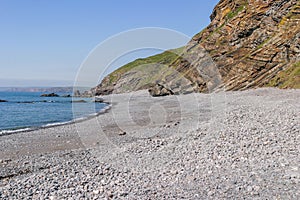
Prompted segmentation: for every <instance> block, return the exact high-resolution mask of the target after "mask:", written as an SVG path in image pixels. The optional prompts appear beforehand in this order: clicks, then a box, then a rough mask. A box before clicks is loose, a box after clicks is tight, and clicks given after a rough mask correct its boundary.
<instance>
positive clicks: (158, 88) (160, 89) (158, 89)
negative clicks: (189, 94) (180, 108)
mask: <svg viewBox="0 0 300 200" xmlns="http://www.w3.org/2000/svg"><path fill="white" fill-rule="evenodd" d="M148 91H149V93H150V95H151V96H153V97H158V96H168V95H173V94H174V92H173V91H172V90H170V89H167V88H165V87H164V86H163V85H161V84H156V85H154V86H153V87H151V88H149V90H148Z"/></svg>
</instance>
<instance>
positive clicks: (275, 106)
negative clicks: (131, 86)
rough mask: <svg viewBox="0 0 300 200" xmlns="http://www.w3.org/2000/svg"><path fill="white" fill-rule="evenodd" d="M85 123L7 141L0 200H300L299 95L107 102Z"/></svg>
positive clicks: (1, 140) (128, 97)
mask: <svg viewBox="0 0 300 200" xmlns="http://www.w3.org/2000/svg"><path fill="white" fill-rule="evenodd" d="M105 98H106V101H109V102H111V103H112V109H111V110H110V111H109V112H108V113H106V114H103V115H99V116H98V117H96V118H93V119H91V120H88V121H84V122H80V123H77V124H71V125H66V126H61V127H53V128H49V129H43V130H37V131H33V132H27V133H19V134H14V135H7V136H0V148H1V153H0V155H1V158H0V159H1V160H0V199H51V200H53V199H228V198H234V199H300V169H299V167H300V123H299V122H300V115H299V113H300V105H299V99H300V91H299V90H278V89H267V88H263V89H257V90H249V91H243V92H225V93H218V94H211V95H208V94H189V95H182V96H169V97H159V98H152V97H150V96H149V95H148V94H147V93H146V92H145V91H139V92H135V93H131V94H122V95H113V96H107V97H105Z"/></svg>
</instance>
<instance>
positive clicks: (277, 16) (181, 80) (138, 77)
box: [94, 0, 300, 95]
mask: <svg viewBox="0 0 300 200" xmlns="http://www.w3.org/2000/svg"><path fill="white" fill-rule="evenodd" d="M210 18H211V23H210V24H209V26H208V27H207V28H205V29H204V30H203V31H201V32H200V33H198V34H196V35H195V36H194V37H193V38H192V40H191V41H190V42H189V43H188V44H187V45H186V46H185V47H183V48H180V49H177V50H171V51H167V52H164V53H162V54H159V55H156V56H152V57H149V58H146V59H138V60H136V61H134V62H132V63H129V64H127V65H125V66H123V67H121V68H120V69H118V70H117V71H115V72H113V73H112V74H110V75H108V76H107V77H106V78H104V79H103V81H102V82H101V84H100V85H99V86H97V87H96V88H94V92H95V93H96V94H110V93H121V92H127V91H133V90H139V89H150V91H151V92H152V94H155V95H167V94H178V93H188V92H192V91H195V92H210V91H213V90H215V89H218V88H224V89H225V90H245V89H248V88H256V87H263V86H274V87H280V88H300V32H299V30H300V25H299V22H300V1H299V0H273V1H265V0H221V1H220V2H219V3H218V5H217V6H216V7H215V8H214V10H213V13H212V14H211V16H210ZM166 91H167V93H166Z"/></svg>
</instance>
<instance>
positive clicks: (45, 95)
mask: <svg viewBox="0 0 300 200" xmlns="http://www.w3.org/2000/svg"><path fill="white" fill-rule="evenodd" d="M41 97H59V95H58V94H55V93H50V94H42V95H41Z"/></svg>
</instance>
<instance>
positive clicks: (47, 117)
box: [0, 92, 108, 135]
mask: <svg viewBox="0 0 300 200" xmlns="http://www.w3.org/2000/svg"><path fill="white" fill-rule="evenodd" d="M41 94H42V93H40V92H0V100H5V101H7V102H0V135H3V134H8V133H9V134H11V133H17V132H22V131H29V130H34V129H39V128H44V127H51V126H58V125H62V124H67V123H72V122H75V121H80V120H84V119H87V118H90V117H93V116H95V115H97V114H98V113H100V112H101V111H103V110H104V109H105V108H106V107H107V106H108V105H107V104H105V103H95V102H93V99H92V98H73V97H62V96H63V95H66V94H63V93H57V94H58V95H60V97H41Z"/></svg>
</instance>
